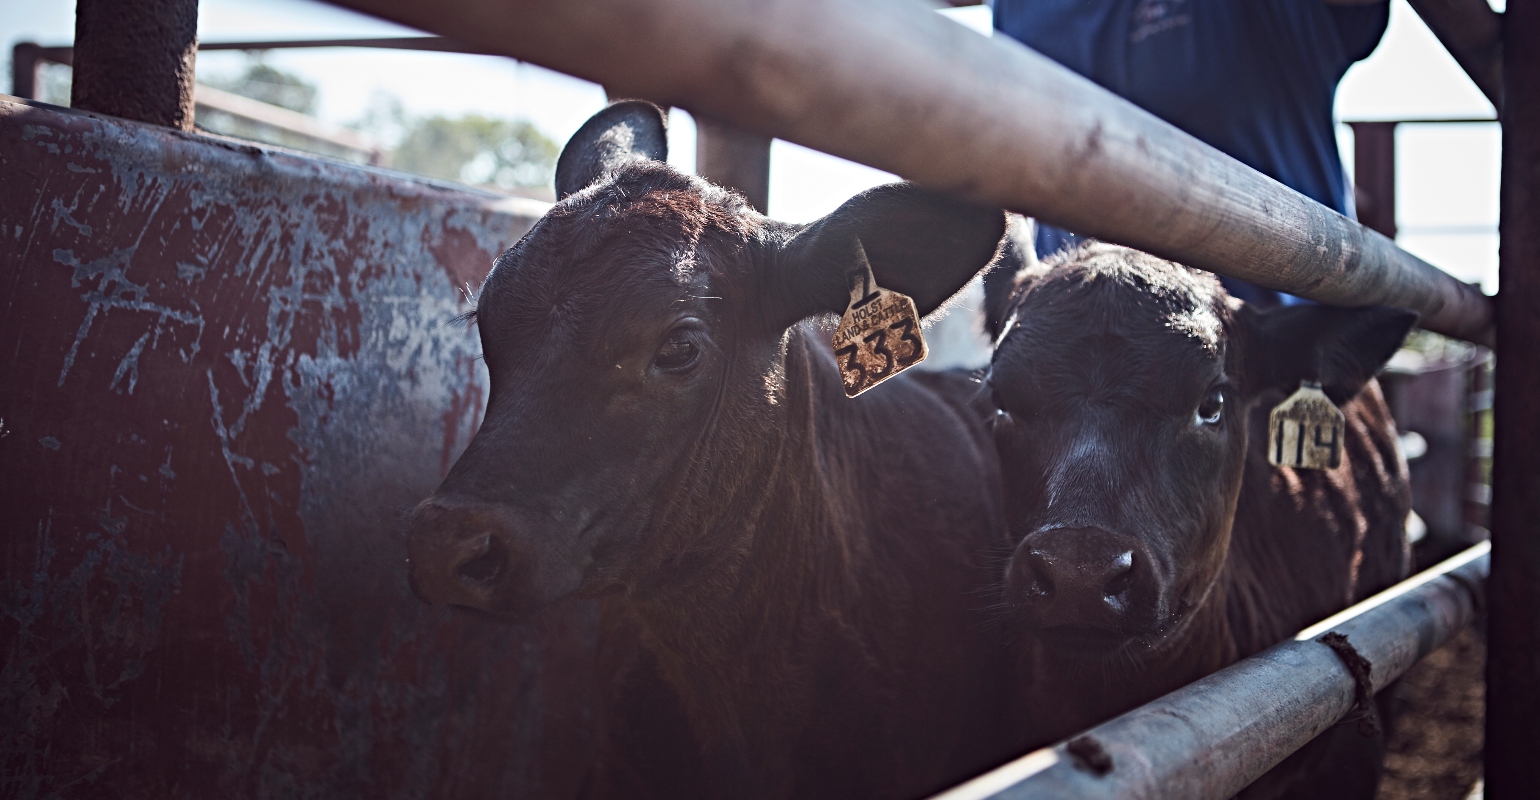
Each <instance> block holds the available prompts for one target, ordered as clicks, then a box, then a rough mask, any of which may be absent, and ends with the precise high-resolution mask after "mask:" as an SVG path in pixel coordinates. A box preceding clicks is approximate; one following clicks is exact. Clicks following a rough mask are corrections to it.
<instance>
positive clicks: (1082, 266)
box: [989, 243, 1415, 797]
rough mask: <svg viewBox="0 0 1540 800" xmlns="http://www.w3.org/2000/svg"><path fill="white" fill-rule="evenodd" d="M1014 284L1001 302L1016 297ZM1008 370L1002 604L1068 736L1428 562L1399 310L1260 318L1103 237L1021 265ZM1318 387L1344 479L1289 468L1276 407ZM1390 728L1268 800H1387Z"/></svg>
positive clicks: (1007, 339) (1324, 755) (1006, 307)
mask: <svg viewBox="0 0 1540 800" xmlns="http://www.w3.org/2000/svg"><path fill="white" fill-rule="evenodd" d="M998 300H999V296H998V295H997V296H996V301H998ZM992 305H994V306H997V307H1000V306H1003V307H1000V308H998V313H996V314H995V315H994V317H995V318H996V319H1001V318H1003V322H999V323H997V324H1000V325H1003V327H1004V335H1003V336H1002V337H1001V338H1000V340H999V342H998V344H997V346H996V349H995V353H994V359H993V363H992V365H991V368H990V373H989V384H990V386H991V388H992V390H993V396H994V402H995V404H996V406H997V408H998V413H997V415H996V421H995V425H994V434H995V441H996V444H997V446H998V448H999V451H1000V456H1001V469H1002V473H1003V475H1004V480H1005V486H1006V512H1007V518H1008V519H1009V522H1010V527H1011V533H1012V539H1013V541H1015V542H1016V543H1017V544H1016V547H1015V550H1014V552H1013V554H1012V556H1011V558H1010V561H1009V564H1008V566H1007V568H1006V573H1005V578H1004V584H1003V594H1004V596H1003V601H1004V602H1003V612H1002V613H1003V615H1004V618H1005V620H1006V625H1007V627H1008V629H1009V630H1010V631H1011V633H1012V634H1013V635H1015V636H1017V637H1018V638H1019V641H1017V643H1016V644H1017V651H1018V655H1019V658H1020V660H1021V664H1020V668H1021V670H1022V672H1021V677H1020V678H1019V680H1020V685H1021V686H1022V687H1024V689H1025V692H1024V694H1025V700H1024V702H1023V704H1022V709H1021V710H1020V712H1019V713H1020V715H1021V717H1022V718H1023V719H1025V720H1028V721H1029V723H1031V724H1033V725H1034V730H1033V732H1032V733H1033V735H1032V737H1031V738H1032V739H1033V740H1034V743H1036V744H1047V743H1049V742H1052V741H1055V740H1058V739H1060V738H1062V737H1065V736H1067V735H1070V734H1073V733H1075V732H1076V731H1078V730H1081V729H1084V728H1087V727H1089V726H1091V725H1092V724H1094V723H1096V722H1099V721H1102V720H1104V719H1107V718H1109V717H1111V716H1114V715H1116V714H1118V713H1120V712H1122V711H1125V710H1128V709H1130V708H1133V707H1134V706H1137V705H1140V704H1142V703H1144V702H1147V701H1149V700H1152V699H1154V698H1155V697H1158V696H1159V695H1161V694H1164V693H1166V692H1169V691H1171V690H1173V689H1176V688H1178V687H1180V686H1182V685H1184V684H1187V683H1189V682H1191V681H1192V680H1194V679H1196V678H1198V677H1200V676H1202V675H1204V674H1207V673H1209V672H1212V671H1214V670H1216V669H1219V668H1220V667H1223V666H1225V665H1227V664H1230V663H1232V662H1234V661H1236V660H1238V659H1239V658H1241V657H1244V656H1246V655H1249V654H1251V653H1254V652H1257V651H1259V650H1261V649H1263V648H1265V647H1267V646H1269V645H1272V644H1274V643H1276V642H1278V641H1279V640H1281V639H1283V638H1285V637H1287V636H1290V635H1292V634H1294V633H1295V632H1297V631H1298V630H1299V629H1301V628H1303V627H1305V626H1307V625H1309V624H1310V623H1313V622H1316V621H1318V620H1320V619H1322V618H1324V617H1326V616H1328V615H1330V614H1331V613H1332V612H1335V611H1337V610H1339V609H1341V608H1342V607H1344V606H1346V605H1349V604H1351V603H1353V602H1356V601H1357V600H1360V599H1362V598H1364V597H1367V596H1368V595H1370V594H1372V593H1374V592H1377V591H1379V590H1381V589H1384V588H1385V587H1387V586H1389V585H1391V584H1393V583H1395V582H1396V581H1397V580H1399V579H1400V578H1402V577H1403V576H1404V575H1405V574H1406V572H1407V568H1408V548H1407V543H1406V538H1405V532H1404V523H1405V519H1406V515H1407V512H1408V510H1409V507H1410V494H1409V490H1408V485H1407V477H1406V465H1405V462H1404V460H1403V459H1402V458H1401V456H1400V455H1399V452H1398V450H1397V447H1396V436H1395V428H1394V424H1393V422H1392V421H1391V419H1390V416H1389V413H1388V411H1387V409H1386V406H1385V402H1384V399H1383V397H1382V396H1381V394H1380V391H1379V388H1378V385H1377V384H1376V383H1375V381H1374V379H1373V376H1374V374H1375V372H1377V371H1378V370H1379V368H1380V367H1381V366H1383V364H1384V363H1385V361H1386V360H1387V359H1388V358H1389V357H1390V355H1391V354H1392V353H1393V352H1394V351H1395V350H1396V348H1397V347H1398V346H1399V344H1400V342H1401V340H1402V339H1403V338H1404V337H1405V335H1406V332H1407V330H1408V329H1409V328H1410V327H1411V325H1412V324H1413V322H1414V321H1415V315H1413V314H1412V313H1411V312H1407V311H1401V310H1398V309H1385V308H1369V309H1340V308H1329V307H1325V306H1316V305H1302V306H1293V307H1282V308H1275V309H1270V310H1259V309H1256V308H1254V307H1250V306H1247V305H1245V304H1242V303H1240V302H1239V301H1237V300H1233V299H1232V298H1230V297H1229V296H1228V295H1227V294H1226V293H1225V291H1224V290H1223V289H1222V288H1221V287H1220V285H1219V282H1218V281H1217V280H1215V279H1214V278H1213V277H1212V276H1210V275H1207V274H1206V273H1200V272H1195V271H1191V270H1188V269H1186V268H1183V267H1181V266H1178V265H1176V264H1172V263H1170V262H1166V261H1162V260H1160V259H1157V258H1155V257H1153V256H1149V255H1146V254H1143V253H1140V252H1138V251H1134V250H1129V249H1126V248H1121V247H1115V246H1112V245H1107V244H1100V243H1093V244H1089V245H1085V246H1083V247H1081V248H1079V249H1078V250H1074V251H1071V252H1069V253H1066V254H1064V255H1062V256H1059V257H1055V258H1054V259H1049V261H1048V262H1047V263H1046V264H1045V265H1043V266H1037V265H1028V268H1027V269H1025V270H1024V271H1022V272H1021V273H1020V275H1019V277H1018V278H1017V280H1016V283H1015V286H1014V291H1013V292H1012V293H1011V295H1010V299H1009V301H1008V303H1001V302H994V303H992ZM1302 379H1309V380H1315V381H1319V382H1320V383H1321V384H1323V388H1324V390H1325V392H1326V393H1327V395H1328V396H1330V397H1331V398H1332V399H1333V401H1334V402H1336V403H1337V404H1338V405H1339V407H1341V408H1342V409H1343V411H1344V412H1345V413H1346V415H1347V420H1348V424H1347V433H1346V443H1345V456H1344V461H1343V465H1342V466H1341V467H1340V468H1337V469H1333V470H1329V471H1315V470H1294V469H1288V468H1281V467H1272V466H1269V464H1268V461H1267V453H1266V450H1265V447H1264V446H1251V447H1248V446H1247V442H1248V439H1250V440H1254V441H1261V442H1266V441H1267V439H1266V430H1267V420H1268V414H1269V412H1270V411H1271V409H1272V407H1273V406H1274V405H1276V404H1277V403H1278V402H1279V401H1280V400H1282V399H1283V398H1284V397H1286V396H1287V395H1289V394H1292V393H1293V392H1294V391H1295V390H1296V389H1298V388H1299V386H1300V381H1301V380H1302ZM1382 747H1383V742H1382V740H1381V739H1380V738H1379V737H1374V738H1368V739H1366V738H1362V737H1361V736H1360V734H1359V733H1358V732H1357V730H1356V729H1355V728H1354V727H1353V726H1341V727H1339V728H1337V729H1335V730H1334V731H1333V732H1331V733H1328V734H1327V735H1325V736H1322V737H1321V738H1319V739H1318V740H1317V741H1316V743H1314V744H1312V745H1311V746H1309V747H1307V748H1305V749H1304V750H1302V751H1301V752H1300V753H1298V754H1296V756H1295V757H1293V758H1292V759H1291V760H1290V761H1287V762H1285V763H1284V764H1282V765H1280V766H1279V767H1278V768H1276V769H1274V770H1273V772H1271V773H1269V775H1268V776H1267V777H1266V778H1264V779H1263V780H1262V781H1259V782H1258V783H1257V784H1255V785H1254V786H1253V787H1252V788H1251V789H1249V790H1248V794H1249V795H1251V796H1259V797H1270V796H1277V795H1278V794H1280V793H1285V792H1286V793H1288V794H1291V795H1294V796H1298V797H1326V796H1332V797H1371V796H1373V793H1374V787H1375V785H1376V783H1377V781H1378V774H1379V767H1380V763H1381V750H1382Z"/></svg>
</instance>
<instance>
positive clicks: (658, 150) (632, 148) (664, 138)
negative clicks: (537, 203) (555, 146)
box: [556, 100, 668, 200]
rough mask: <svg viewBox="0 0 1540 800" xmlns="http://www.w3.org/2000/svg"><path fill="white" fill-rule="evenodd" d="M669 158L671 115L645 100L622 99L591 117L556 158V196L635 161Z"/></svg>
mask: <svg viewBox="0 0 1540 800" xmlns="http://www.w3.org/2000/svg"><path fill="white" fill-rule="evenodd" d="M648 160H650V161H667V160H668V116H667V115H666V114H664V113H663V109H661V108H658V107H657V106H655V105H653V104H652V103H649V102H647V101H645V100H620V101H617V102H615V103H611V104H610V105H609V106H607V107H605V109H604V110H603V111H600V112H599V113H597V114H595V115H593V116H592V117H589V118H588V121H587V122H585V123H583V127H581V128H578V131H577V133H574V134H572V138H571V139H569V140H568V141H567V146H566V147H564V148H562V151H561V157H560V158H557V159H556V199H558V200H561V199H563V198H565V197H566V196H567V195H569V194H573V193H574V192H580V191H582V190H584V189H586V188H588V187H589V185H591V184H593V183H594V182H596V181H598V180H600V179H602V178H604V177H605V176H606V175H609V174H610V173H613V172H614V171H615V170H617V169H619V168H620V167H622V166H624V165H625V164H627V163H629V162H632V161H648Z"/></svg>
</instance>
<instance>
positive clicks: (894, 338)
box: [834, 239, 930, 397]
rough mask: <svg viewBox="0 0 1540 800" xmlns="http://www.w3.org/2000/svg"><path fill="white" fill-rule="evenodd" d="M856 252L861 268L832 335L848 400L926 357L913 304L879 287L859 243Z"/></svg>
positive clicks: (854, 274)
mask: <svg viewBox="0 0 1540 800" xmlns="http://www.w3.org/2000/svg"><path fill="white" fill-rule="evenodd" d="M856 253H857V256H858V260H859V261H860V266H859V267H858V268H857V269H854V270H851V272H850V305H849V306H848V307H847V308H846V309H845V316H844V317H842V318H840V325H839V328H837V329H835V331H834V357H835V358H836V359H837V360H838V361H839V368H840V379H841V380H842V381H844V384H845V396H846V397H855V396H856V395H858V394H860V393H862V392H864V391H866V390H867V389H870V388H872V387H873V386H876V385H877V384H879V383H882V382H883V381H885V380H887V379H888V378H891V377H893V376H894V375H897V374H898V373H900V372H903V371H904V370H906V369H908V368H910V367H912V366H914V365H915V364H918V363H920V362H921V361H924V360H925V356H926V355H928V354H929V352H930V351H929V350H928V349H926V347H925V335H924V334H923V333H922V332H921V331H920V315H919V313H918V312H917V311H916V310H915V307H914V300H912V299H910V298H909V296H908V295H904V294H899V293H898V292H893V291H889V290H887V289H884V288H882V287H881V286H878V285H877V279H876V278H874V277H873V276H872V265H871V262H869V261H867V260H866V248H864V247H862V246H861V241H860V240H859V239H857V240H856Z"/></svg>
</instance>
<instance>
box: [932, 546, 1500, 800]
mask: <svg viewBox="0 0 1540 800" xmlns="http://www.w3.org/2000/svg"><path fill="white" fill-rule="evenodd" d="M1490 551H1491V546H1490V545H1489V544H1487V543H1482V544H1479V545H1477V546H1475V547H1472V548H1470V549H1469V550H1466V551H1465V552H1463V553H1461V554H1459V555H1457V556H1455V557H1454V558H1451V559H1449V560H1448V561H1445V562H1444V563H1442V564H1439V565H1438V566H1436V567H1434V568H1432V569H1430V570H1428V571H1426V572H1423V573H1420V574H1418V575H1416V576H1414V577H1412V578H1409V579H1407V580H1406V581H1403V582H1402V583H1400V584H1397V585H1396V586H1393V587H1391V588H1390V589H1387V590H1385V591H1384V592H1381V593H1379V594H1377V595H1375V596H1374V597H1371V598H1369V599H1368V600H1365V601H1364V602H1362V603H1359V604H1358V605H1356V606H1353V607H1352V608H1349V609H1347V610H1346V611H1343V612H1342V613H1340V614H1337V615H1335V616H1333V617H1329V618H1328V619H1326V620H1323V621H1322V622H1320V623H1317V624H1315V625H1312V626H1310V627H1309V628H1306V629H1305V630H1303V631H1301V632H1300V633H1299V635H1298V636H1296V637H1295V638H1294V640H1292V641H1288V642H1284V643H1283V644H1279V645H1276V646H1274V647H1272V648H1271V649H1268V650H1265V651H1263V652H1261V653H1258V654H1257V655H1254V656H1252V657H1250V658H1247V659H1244V660H1242V661H1240V662H1239V663H1236V664H1234V665H1231V666H1230V667H1227V668H1225V669H1223V670H1220V671H1219V672H1216V673H1214V674H1212V675H1209V676H1208V677H1205V678H1203V679H1201V680H1198V681H1196V682H1194V683H1192V684H1190V685H1188V686H1186V687H1184V688H1182V689H1178V690H1177V691H1175V692H1172V693H1171V694H1168V695H1166V696H1165V697H1162V698H1160V699H1158V700H1155V701H1153V702H1150V703H1148V704H1146V705H1144V706H1141V707H1139V708H1137V709H1134V710H1133V711H1130V712H1128V713H1126V714H1124V715H1122V716H1120V717H1118V718H1116V719H1113V720H1112V721H1110V722H1106V723H1103V724H1102V725H1099V726H1097V727H1095V728H1093V729H1091V730H1090V731H1088V732H1087V733H1086V734H1085V735H1086V736H1089V737H1091V738H1092V739H1094V740H1095V741H1096V742H1097V743H1098V744H1100V746H1101V748H1102V749H1103V750H1104V751H1105V752H1106V753H1107V754H1108V755H1110V756H1111V759H1112V765H1111V766H1112V768H1111V770H1110V771H1108V772H1106V774H1105V775H1097V774H1095V773H1094V772H1093V771H1090V770H1087V769H1084V768H1082V767H1080V766H1077V765H1076V759H1075V757H1074V756H1072V755H1071V754H1070V753H1069V751H1068V750H1067V749H1066V745H1065V744H1059V745H1058V746H1055V747H1051V748H1045V749H1043V750H1039V751H1037V752H1034V753H1031V754H1028V755H1026V756H1023V757H1022V758H1020V759H1017V760H1016V761H1013V762H1011V763H1009V764H1006V765H1005V766H1003V767H1000V768H999V769H996V770H994V771H992V772H988V773H985V774H984V775H981V776H979V777H978V778H975V779H973V780H971V781H969V782H967V783H965V784H962V785H961V786H958V787H956V788H954V789H952V790H950V791H948V792H944V793H942V794H940V795H937V797H936V798H935V799H934V800H982V799H983V798H997V799H998V800H1026V798H1119V799H1120V800H1128V799H1130V798H1140V800H1154V799H1155V798H1172V799H1173V800H1174V799H1175V798H1183V799H1184V800H1186V799H1188V798H1191V799H1192V800H1202V799H1203V798H1212V799H1213V800H1223V798H1228V797H1233V796H1234V795H1235V793H1236V792H1239V791H1240V790H1241V789H1243V788H1245V787H1246V786H1247V785H1248V784H1250V783H1251V782H1252V781H1254V780H1256V779H1257V778H1258V777H1260V776H1261V775H1262V773H1264V772H1266V771H1268V770H1269V769H1272V768H1273V767H1274V766H1275V765H1277V764H1278V762H1280V761H1282V760H1283V759H1284V758H1285V757H1287V756H1288V755H1289V754H1290V753H1293V752H1294V751H1295V750H1298V749H1299V748H1300V747H1302V746H1304V745H1305V744H1306V743H1307V742H1309V741H1310V740H1311V739H1313V738H1315V737H1316V736H1317V735H1319V734H1321V733H1322V732H1324V731H1325V730H1326V729H1328V728H1330V727H1331V726H1332V725H1335V724H1337V722H1338V721H1339V720H1341V719H1342V718H1343V716H1344V715H1346V714H1347V713H1348V712H1349V711H1350V710H1352V708H1353V705H1354V699H1355V698H1354V692H1355V689H1356V684H1355V682H1354V678H1353V676H1352V675H1351V674H1350V673H1349V672H1348V670H1347V668H1346V667H1345V666H1343V663H1342V661H1341V660H1340V659H1339V658H1338V656H1337V654H1336V653H1335V652H1333V651H1332V650H1331V648H1329V647H1327V646H1326V645H1324V644H1321V643H1320V642H1319V641H1317V640H1318V638H1319V637H1320V636H1322V635H1324V634H1327V633H1330V632H1332V631H1336V632H1339V633H1342V634H1344V635H1346V636H1347V638H1348V642H1349V643H1350V644H1352V645H1353V647H1354V649H1356V650H1357V651H1358V653H1359V655H1362V656H1363V657H1364V658H1366V659H1368V660H1369V662H1370V663H1371V664H1372V665H1373V667H1372V669H1371V670H1370V678H1371V681H1372V683H1373V687H1374V690H1375V691H1379V690H1380V689H1383V688H1385V686H1387V685H1388V684H1389V683H1390V682H1391V681H1393V680H1395V679H1396V678H1398V677H1400V676H1401V674H1402V673H1404V672H1406V671H1407V670H1408V669H1410V668H1411V666H1412V665H1413V664H1415V663H1417V661H1418V660H1419V659H1421V658H1422V657H1423V656H1425V655H1427V654H1428V653H1430V652H1432V651H1433V650H1435V649H1437V648H1438V647H1439V646H1440V645H1442V644H1443V643H1444V642H1445V641H1447V640H1448V639H1449V637H1451V636H1453V635H1454V634H1455V633H1457V632H1458V631H1459V630H1460V629H1461V628H1463V627H1465V626H1466V625H1467V624H1469V623H1470V621H1471V619H1472V618H1473V617H1474V616H1475V613H1476V607H1477V606H1478V604H1479V603H1480V598H1479V597H1478V594H1479V593H1480V592H1481V586H1482V581H1484V580H1485V578H1486V575H1487V565H1488V553H1489V552H1490Z"/></svg>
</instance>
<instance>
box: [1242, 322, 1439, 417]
mask: <svg viewBox="0 0 1540 800" xmlns="http://www.w3.org/2000/svg"><path fill="white" fill-rule="evenodd" d="M1236 319H1237V320H1238V322H1239V324H1240V325H1241V326H1242V328H1243V329H1244V331H1245V336H1246V338H1247V340H1248V344H1247V347H1246V356H1245V358H1246V366H1245V371H1246V374H1247V376H1248V377H1247V383H1249V384H1251V386H1250V389H1251V390H1252V392H1253V393H1257V392H1261V391H1265V390H1268V389H1278V390H1282V391H1285V392H1289V391H1293V390H1294V389H1296V388H1298V386H1299V382H1300V381H1305V380H1308V381H1316V382H1319V383H1320V384H1321V388H1322V390H1323V391H1325V392H1326V395H1327V396H1328V397H1330V398H1331V399H1332V401H1333V402H1336V403H1344V402H1346V401H1348V400H1349V399H1351V398H1352V397H1353V396H1354V395H1356V394H1358V391H1359V390H1360V389H1362V388H1363V387H1364V384H1366V383H1368V382H1369V379H1370V378H1373V377H1374V375H1375V373H1377V372H1379V371H1380V368H1381V367H1383V366H1385V362H1387V361H1389V360H1390V357H1391V356H1392V355H1395V352H1396V350H1397V349H1398V348H1400V347H1401V343H1402V342H1403V341H1404V340H1405V339H1406V334H1407V332H1408V331H1410V330H1411V329H1412V326H1413V325H1415V324H1416V323H1417V313H1416V312H1414V311H1407V310H1406V309H1402V308H1388V307H1384V306H1374V307H1369V308H1334V307H1331V306H1318V305H1297V306H1282V307H1276V308H1271V309H1266V310H1257V309H1256V307H1255V306H1251V305H1244V306H1242V307H1241V308H1240V309H1239V311H1238V313H1237V315H1236Z"/></svg>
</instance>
